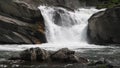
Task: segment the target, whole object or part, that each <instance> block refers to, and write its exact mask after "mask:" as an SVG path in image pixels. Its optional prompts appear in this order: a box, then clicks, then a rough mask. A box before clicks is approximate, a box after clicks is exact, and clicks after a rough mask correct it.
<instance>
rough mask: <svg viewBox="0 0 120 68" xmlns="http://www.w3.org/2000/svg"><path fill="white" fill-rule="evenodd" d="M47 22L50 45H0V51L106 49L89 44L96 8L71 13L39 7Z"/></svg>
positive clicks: (47, 36) (56, 8) (47, 35)
mask: <svg viewBox="0 0 120 68" xmlns="http://www.w3.org/2000/svg"><path fill="white" fill-rule="evenodd" d="M39 9H40V11H41V13H42V16H43V18H44V21H45V29H46V31H45V34H46V38H47V41H48V43H44V44H38V45H0V50H5V51H6V50H8V51H19V50H24V49H28V48H31V47H41V48H44V49H47V50H58V49H60V48H69V49H72V50H77V49H79V50H80V48H105V46H99V45H93V44H88V43H87V37H86V31H87V25H88V19H89V18H90V16H91V15H93V14H94V13H96V12H98V11H102V10H97V9H95V8H79V9H78V10H75V11H69V10H66V9H64V8H61V7H47V6H40V7H39Z"/></svg>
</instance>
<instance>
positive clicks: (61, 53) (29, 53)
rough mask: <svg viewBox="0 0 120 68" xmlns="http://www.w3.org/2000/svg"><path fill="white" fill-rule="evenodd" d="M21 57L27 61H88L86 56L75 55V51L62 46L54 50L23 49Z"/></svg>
mask: <svg viewBox="0 0 120 68" xmlns="http://www.w3.org/2000/svg"><path fill="white" fill-rule="evenodd" d="M20 58H21V60H25V61H39V62H48V63H81V64H82V63H88V60H87V59H86V58H83V57H80V56H77V55H75V51H72V50H69V49H68V48H62V49H60V50H58V51H54V52H53V51H47V50H44V49H41V48H30V49H27V50H24V51H22V52H21V53H20ZM12 59H13V58H12ZM15 59H16V57H15Z"/></svg>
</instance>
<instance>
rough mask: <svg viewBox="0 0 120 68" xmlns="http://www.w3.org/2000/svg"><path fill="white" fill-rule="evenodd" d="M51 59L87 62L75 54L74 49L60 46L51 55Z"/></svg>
mask: <svg viewBox="0 0 120 68" xmlns="http://www.w3.org/2000/svg"><path fill="white" fill-rule="evenodd" d="M51 59H52V61H56V62H67V63H87V62H88V60H87V59H85V58H82V57H80V56H77V55H75V51H72V50H69V49H68V48H62V49H60V50H58V51H57V52H55V53H54V54H52V55H51Z"/></svg>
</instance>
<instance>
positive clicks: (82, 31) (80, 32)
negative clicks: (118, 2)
mask: <svg viewBox="0 0 120 68" xmlns="http://www.w3.org/2000/svg"><path fill="white" fill-rule="evenodd" d="M39 9H40V10H41V13H42V15H43V17H44V20H45V25H46V38H47V40H48V43H73V42H80V43H82V42H86V43H87V38H86V30H87V24H88V19H89V18H90V16H91V15H92V14H93V13H95V12H98V11H99V10H97V9H94V8H90V9H84V8H81V9H78V10H76V11H68V10H66V9H64V8H61V7H46V6H40V7H39Z"/></svg>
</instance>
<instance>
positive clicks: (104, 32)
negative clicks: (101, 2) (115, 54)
mask: <svg viewBox="0 0 120 68" xmlns="http://www.w3.org/2000/svg"><path fill="white" fill-rule="evenodd" d="M119 12H120V6H116V7H113V8H110V9H107V10H106V11H102V12H98V13H95V14H94V15H93V16H92V17H91V18H90V19H89V24H88V37H89V38H90V41H91V42H92V43H96V44H119V43H120V27H119V25H120V14H119Z"/></svg>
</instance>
